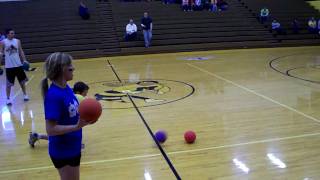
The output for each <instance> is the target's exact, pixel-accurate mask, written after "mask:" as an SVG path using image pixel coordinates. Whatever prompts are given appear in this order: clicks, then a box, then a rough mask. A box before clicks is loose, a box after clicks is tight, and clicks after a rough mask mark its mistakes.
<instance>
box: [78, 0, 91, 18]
mask: <svg viewBox="0 0 320 180" xmlns="http://www.w3.org/2000/svg"><path fill="white" fill-rule="evenodd" d="M79 16H80V17H81V18H82V19H85V20H86V19H90V13H89V10H88V8H87V6H86V5H85V4H84V3H83V2H82V1H81V2H80V5H79Z"/></svg>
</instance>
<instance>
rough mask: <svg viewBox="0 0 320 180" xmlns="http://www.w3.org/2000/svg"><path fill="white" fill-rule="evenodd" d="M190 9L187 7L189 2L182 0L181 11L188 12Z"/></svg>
mask: <svg viewBox="0 0 320 180" xmlns="http://www.w3.org/2000/svg"><path fill="white" fill-rule="evenodd" d="M190 9H191V7H190V6H189V0H182V10H183V11H189V10H190Z"/></svg>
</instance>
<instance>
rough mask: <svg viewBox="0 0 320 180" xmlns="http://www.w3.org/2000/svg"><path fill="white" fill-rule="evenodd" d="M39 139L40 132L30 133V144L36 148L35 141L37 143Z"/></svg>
mask: <svg viewBox="0 0 320 180" xmlns="http://www.w3.org/2000/svg"><path fill="white" fill-rule="evenodd" d="M38 140H39V135H38V133H33V132H30V133H29V140H28V141H29V145H30V146H31V147H32V148H34V143H36V142H37V141H38Z"/></svg>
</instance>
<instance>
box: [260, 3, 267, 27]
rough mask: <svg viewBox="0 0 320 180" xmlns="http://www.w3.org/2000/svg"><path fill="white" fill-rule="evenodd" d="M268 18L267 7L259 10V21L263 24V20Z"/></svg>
mask: <svg viewBox="0 0 320 180" xmlns="http://www.w3.org/2000/svg"><path fill="white" fill-rule="evenodd" d="M268 18H269V9H267V8H266V7H264V8H262V9H261V10H260V22H261V23H262V24H263V23H264V22H266V21H268Z"/></svg>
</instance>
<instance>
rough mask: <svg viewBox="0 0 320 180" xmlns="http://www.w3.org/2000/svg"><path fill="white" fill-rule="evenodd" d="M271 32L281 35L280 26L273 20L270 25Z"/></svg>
mask: <svg viewBox="0 0 320 180" xmlns="http://www.w3.org/2000/svg"><path fill="white" fill-rule="evenodd" d="M271 31H276V32H277V34H283V30H282V28H281V24H280V23H279V22H278V21H277V20H275V19H274V20H273V21H272V23H271Z"/></svg>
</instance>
